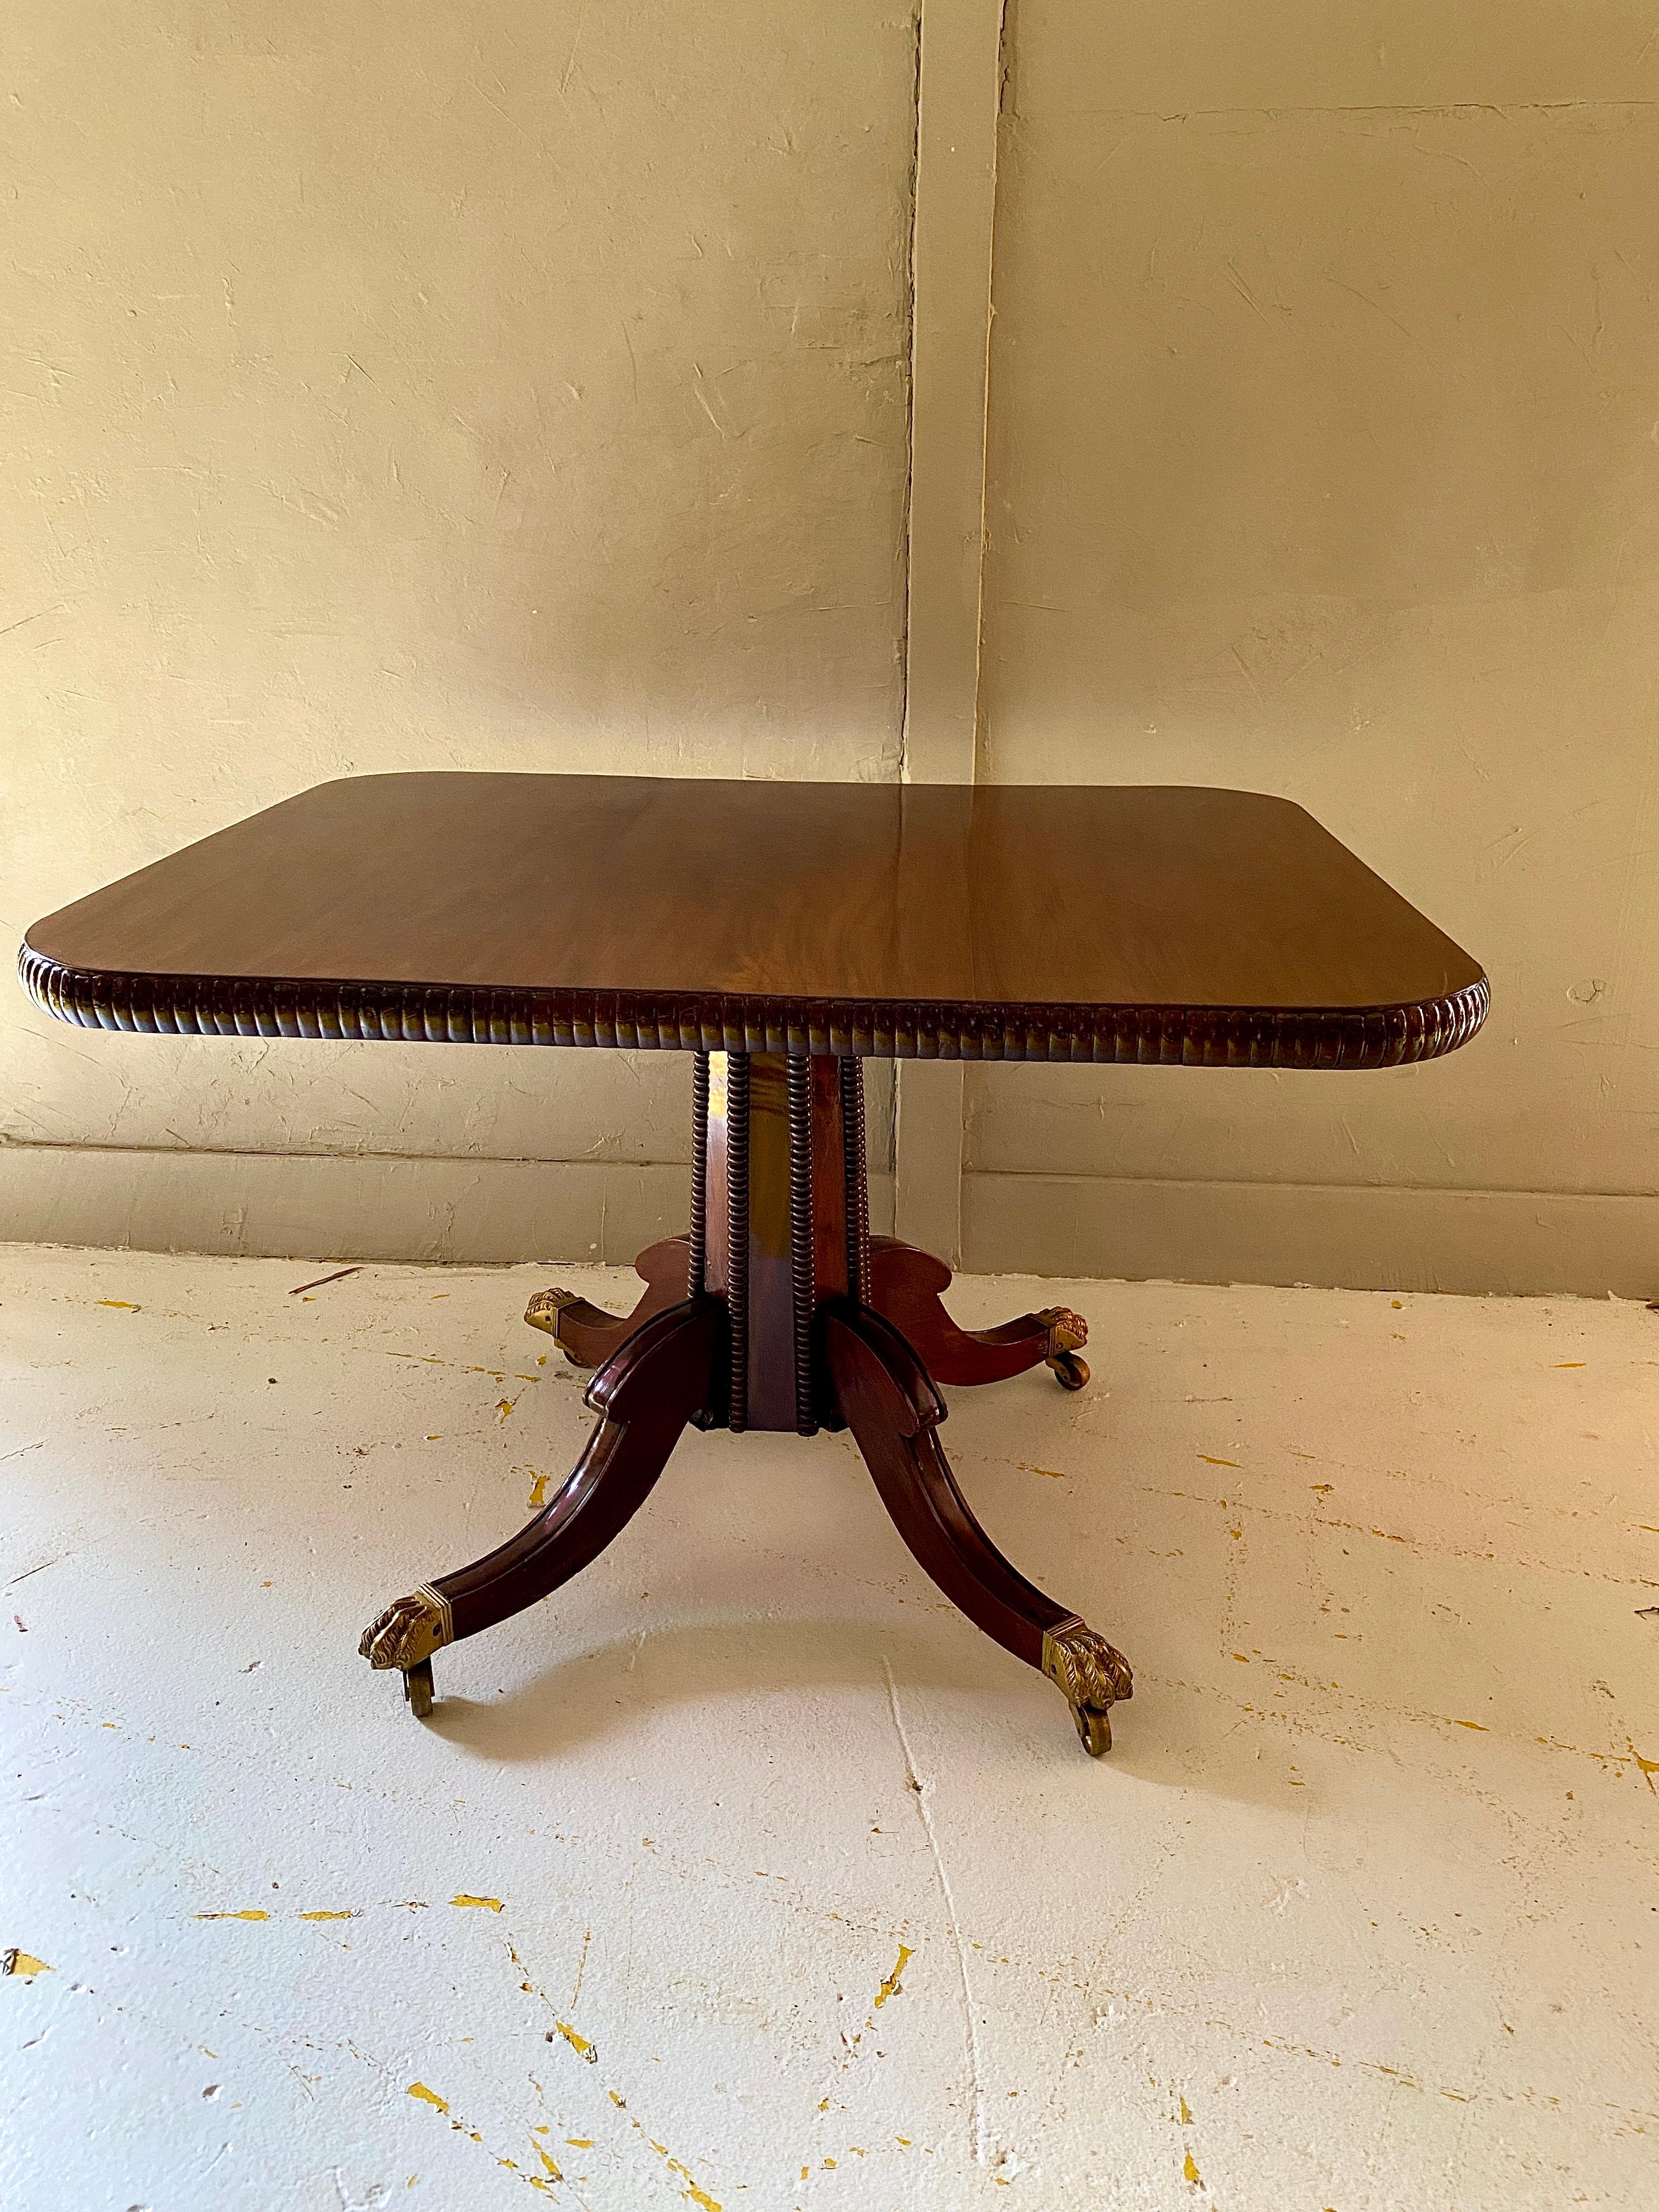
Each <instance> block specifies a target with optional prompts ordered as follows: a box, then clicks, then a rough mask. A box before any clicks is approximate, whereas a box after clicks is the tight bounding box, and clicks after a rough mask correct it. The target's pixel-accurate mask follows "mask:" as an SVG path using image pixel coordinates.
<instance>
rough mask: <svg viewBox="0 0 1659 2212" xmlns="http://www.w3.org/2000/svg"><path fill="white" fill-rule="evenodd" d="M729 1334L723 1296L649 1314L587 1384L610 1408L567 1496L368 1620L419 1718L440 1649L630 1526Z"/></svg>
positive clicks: (371, 1650) (713, 1377)
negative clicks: (492, 1547)
mask: <svg viewBox="0 0 1659 2212" xmlns="http://www.w3.org/2000/svg"><path fill="white" fill-rule="evenodd" d="M725 1364H726V1311H725V1309H724V1307H723V1306H721V1305H720V1304H718V1303H717V1302H716V1301H715V1300H714V1299H712V1298H707V1299H698V1300H696V1301H695V1302H692V1303H687V1304H680V1305H678V1306H675V1307H672V1308H671V1309H670V1310H669V1311H667V1312H665V1313H661V1314H658V1315H656V1316H653V1318H652V1319H651V1320H649V1321H647V1322H646V1323H645V1324H644V1326H643V1327H642V1328H640V1329H639V1330H638V1331H637V1332H636V1333H635V1334H634V1335H633V1336H631V1337H630V1338H629V1340H628V1341H627V1343H626V1344H624V1345H623V1346H622V1348H621V1350H620V1351H618V1352H615V1353H613V1354H612V1356H611V1358H610V1359H608V1360H607V1361H606V1363H605V1365H604V1366H603V1367H602V1368H601V1369H600V1370H599V1373H598V1374H597V1375H596V1376H594V1377H593V1380H592V1383H590V1384H589V1385H588V1389H587V1402H588V1404H589V1405H590V1406H592V1407H593V1409H594V1410H595V1412H596V1413H598V1414H599V1421H598V1423H597V1424H596V1425H595V1427H594V1430H593V1432H592V1436H590V1437H589V1438H588V1440H587V1444H586V1449H584V1451H583V1453H582V1455H581V1457H580V1459H579V1460H578V1461H577V1462H576V1465H575V1467H574V1469H573V1471H572V1472H571V1474H569V1476H568V1478H567V1480H566V1481H565V1483H564V1486H563V1487H562V1489H561V1490H560V1491H559V1492H558V1494H557V1496H556V1497H555V1498H550V1500H549V1501H548V1503H547V1504H546V1505H545V1506H544V1508H543V1510H541V1512H539V1513H538V1515H537V1516H536V1517H535V1519H534V1520H533V1521H532V1522H529V1523H528V1524H527V1526H526V1527H525V1528H521V1529H520V1531H519V1533H518V1534H517V1535H516V1536H510V1537H509V1538H508V1539H507V1542H506V1543H504V1544H501V1545H499V1546H497V1547H496V1549H495V1551H493V1552H489V1553H486V1554H485V1556H484V1557H483V1559H477V1560H475V1561H474V1562H473V1563H472V1565H471V1566H467V1567H461V1568H459V1569H457V1570H456V1571H455V1572H454V1573H453V1574H448V1575H441V1576H439V1577H438V1578H437V1580H436V1581H435V1582H431V1583H422V1584H421V1586H420V1588H419V1589H416V1590H415V1591H413V1592H411V1594H410V1595H409V1596H407V1597H401V1598H398V1600H397V1601H396V1602H395V1603H394V1604H392V1605H389V1606H388V1607H386V1611H385V1612H384V1613H381V1614H380V1615H379V1617H378V1618H377V1619H376V1620H374V1621H373V1622H371V1623H370V1625H369V1626H368V1628H366V1629H365V1630H364V1631H363V1635H362V1643H361V1644H359V1646H358V1649H359V1650H360V1651H361V1652H362V1656H363V1657H364V1658H365V1659H367V1660H368V1662H369V1664H370V1666H372V1667H381V1668H393V1667H395V1668H398V1669H400V1670H401V1672H402V1673H403V1674H404V1686H405V1694H406V1695H407V1696H408V1698H409V1700H410V1705H412V1706H413V1707H414V1709H415V1711H416V1715H417V1717H420V1716H422V1715H423V1714H424V1713H425V1712H427V1711H430V1710H431V1695H432V1677H431V1666H432V1655H433V1653H434V1652H435V1651H437V1650H441V1648H442V1647H443V1645H445V1644H455V1643H459V1641H460V1639H461V1638H462V1637H464V1636H476V1635H477V1633H478V1632H479V1630H480V1629H483V1628H491V1627H493V1626H495V1623H496V1622H497V1621H498V1620H506V1619H507V1616H508V1615H509V1614H510V1613H521V1612H522V1611H523V1610H524V1608H525V1607H526V1606H528V1605H534V1604H535V1602H536V1601H537V1600H538V1598H543V1597H545V1596H546V1595H547V1594H548V1592H549V1591H550V1590H554V1589H557V1588H558V1587H559V1585H560V1584H561V1583H566V1582H568V1581H569V1579H570V1577H572V1576H573V1575H575V1574H580V1571H581V1570H582V1569H583V1568H584V1567H585V1566H586V1565H589V1563H590V1562H591V1561H592V1560H593V1559H597V1558H598V1557H599V1553H601V1552H602V1551H603V1550H604V1549H605V1546H606V1545H607V1544H609V1543H610V1542H611V1539H612V1538H613V1537H615V1536H617V1535H618V1534H620V1533H621V1531H622V1530H623V1528H625V1527H626V1526H627V1524H628V1522H629V1521H630V1520H631V1519H632V1518H633V1516H634V1515H635V1513H636V1512H637V1511H638V1510H639V1508H640V1507H641V1505H642V1504H644V1503H645V1500H646V1498H647V1496H648V1495H649V1493H650V1492H651V1489H652V1486H653V1484H654V1483H655V1481H656V1480H657V1477H658V1476H659V1474H661V1473H662V1470H663V1468H664V1467H665V1465H666V1464H667V1461H668V1456H669V1454H670V1453H671V1451H672V1450H673V1449H674V1446H675V1444H676V1443H678V1440H679V1436H680V1432H681V1431H682V1430H683V1429H684V1428H685V1426H686V1425H687V1424H688V1423H689V1422H691V1421H693V1420H695V1419H697V1418H698V1416H699V1415H701V1414H702V1413H703V1412H704V1411H705V1410H706V1408H707V1407H708V1406H709V1405H710V1404H711V1403H712V1402H713V1401H714V1395H715V1393H716V1391H717V1390H718V1389H719V1388H720V1384H721V1382H722V1379H723V1375H724V1370H725Z"/></svg>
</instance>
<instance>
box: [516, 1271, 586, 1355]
mask: <svg viewBox="0 0 1659 2212" xmlns="http://www.w3.org/2000/svg"><path fill="white" fill-rule="evenodd" d="M586 1303H587V1301H586V1298H581V1297H577V1295H576V1293H575V1291H561V1290H556V1289H555V1290H546V1291H537V1293H536V1295H535V1297H533V1298H532V1299H531V1301H530V1304H528V1305H527V1306H526V1308H525V1310H524V1317H525V1319H526V1321H527V1322H529V1323H530V1326H531V1327H532V1328H539V1329H544V1330H545V1331H546V1333H547V1334H548V1335H549V1336H550V1337H551V1338H552V1340H553V1341H554V1343H555V1344H556V1345H557V1346H558V1347H559V1349H560V1351H561V1352H563V1354H564V1356H565V1358H567V1359H568V1361H569V1362H570V1364H571V1365H572V1366H573V1367H585V1366H587V1365H588V1364H590V1363H589V1362H588V1361H586V1360H585V1359H583V1358H581V1357H580V1354H579V1353H577V1352H573V1351H572V1350H571V1348H570V1346H568V1344H567V1343H566V1342H565V1341H564V1340H563V1338H562V1336H561V1335H560V1334H559V1316H560V1315H561V1314H562V1312H563V1311H564V1310H565V1308H566V1307H567V1306H580V1305H586Z"/></svg>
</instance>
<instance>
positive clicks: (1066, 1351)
mask: <svg viewBox="0 0 1659 2212" xmlns="http://www.w3.org/2000/svg"><path fill="white" fill-rule="evenodd" d="M1036 1319H1037V1320H1038V1321H1040V1322H1046V1323H1047V1325H1048V1350H1047V1351H1046V1352H1044V1354H1043V1356H1042V1357H1043V1364H1044V1365H1045V1366H1047V1367H1050V1368H1052V1369H1053V1370H1054V1374H1055V1375H1056V1376H1057V1377H1058V1378H1059V1381H1060V1387H1061V1388H1062V1389H1066V1390H1080V1389H1082V1388H1083V1386H1084V1384H1085V1383H1086V1382H1087V1381H1088V1379H1089V1363H1088V1361H1087V1360H1086V1359H1079V1358H1078V1356H1077V1355H1078V1353H1079V1352H1080V1351H1081V1350H1082V1349H1083V1347H1084V1346H1085V1344H1087V1342H1088V1341H1089V1324H1088V1322H1086V1321H1085V1320H1084V1318H1083V1316H1082V1315H1081V1314H1074V1313H1073V1311H1072V1310H1071V1308H1070V1307H1069V1306H1044V1307H1043V1308H1042V1311H1041V1312H1040V1313H1038V1314H1037V1315H1036Z"/></svg>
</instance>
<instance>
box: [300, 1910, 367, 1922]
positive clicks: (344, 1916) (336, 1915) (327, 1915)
mask: <svg viewBox="0 0 1659 2212" xmlns="http://www.w3.org/2000/svg"><path fill="white" fill-rule="evenodd" d="M300 1917H301V1920H355V1919H356V1917H357V1916H356V1913H355V1912H302V1913H301V1915H300Z"/></svg>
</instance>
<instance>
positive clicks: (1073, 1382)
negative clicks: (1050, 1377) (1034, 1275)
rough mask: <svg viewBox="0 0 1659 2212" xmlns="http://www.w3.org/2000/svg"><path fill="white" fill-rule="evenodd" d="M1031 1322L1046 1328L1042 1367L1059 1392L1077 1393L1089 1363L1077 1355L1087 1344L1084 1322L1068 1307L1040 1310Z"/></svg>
mask: <svg viewBox="0 0 1659 2212" xmlns="http://www.w3.org/2000/svg"><path fill="white" fill-rule="evenodd" d="M1033 1318H1034V1319H1036V1320H1037V1321H1040V1322H1047V1324H1048V1350H1047V1351H1046V1352H1044V1353H1043V1355H1042V1363H1043V1365H1044V1366H1045V1367H1048V1368H1050V1369H1052V1370H1053V1371H1054V1375H1055V1376H1057V1377H1058V1378H1059V1381H1060V1387H1061V1388H1062V1389H1066V1390H1080V1389H1082V1388H1083V1386H1084V1384H1085V1383H1086V1382H1087V1381H1088V1379H1089V1363H1088V1361H1087V1360H1086V1359H1079V1358H1078V1356H1077V1355H1078V1353H1079V1352H1081V1351H1082V1349H1083V1347H1084V1346H1085V1344H1087V1342H1088V1341H1089V1324H1088V1322H1086V1321H1085V1320H1084V1318H1083V1316H1082V1315H1081V1314H1075V1313H1073V1311H1072V1310H1071V1308H1070V1307H1069V1306H1044V1307H1042V1309H1041V1310H1040V1311H1039V1312H1038V1313H1037V1314H1036V1315H1035V1316H1033Z"/></svg>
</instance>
